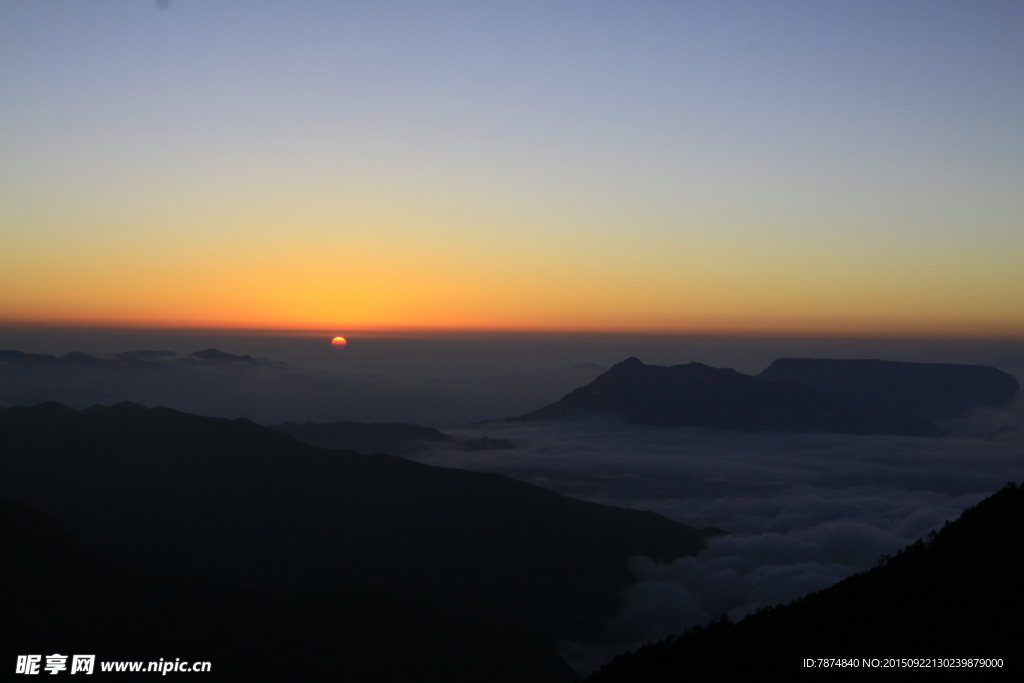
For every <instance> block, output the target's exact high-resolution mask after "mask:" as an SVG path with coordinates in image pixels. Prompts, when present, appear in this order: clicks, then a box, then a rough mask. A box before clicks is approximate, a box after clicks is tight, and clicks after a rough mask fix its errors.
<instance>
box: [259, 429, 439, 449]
mask: <svg viewBox="0 0 1024 683" xmlns="http://www.w3.org/2000/svg"><path fill="white" fill-rule="evenodd" d="M270 428H271V429H273V430H276V431H278V432H281V433H283V434H287V435H289V436H292V437H294V438H296V439H298V440H299V441H301V442H303V443H307V444H309V445H310V446H318V447H320V448H335V449H342V450H345V449H347V450H353V451H358V452H360V453H387V454H388V455H406V454H408V453H413V452H415V451H418V450H420V449H422V448H423V445H424V442H427V443H431V442H433V443H450V442H453V441H455V439H453V438H452V437H450V436H448V435H447V434H445V433H444V432H439V431H438V430H436V429H432V428H430V427H419V426H417V425H410V424H401V423H370V424H368V423H365V422H332V423H329V424H316V423H313V422H305V423H302V424H299V423H297V422H285V423H284V424H279V425H270Z"/></svg>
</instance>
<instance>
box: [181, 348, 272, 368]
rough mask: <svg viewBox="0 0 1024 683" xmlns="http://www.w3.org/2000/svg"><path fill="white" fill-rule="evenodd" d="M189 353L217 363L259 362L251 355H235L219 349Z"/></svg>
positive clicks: (194, 356)
mask: <svg viewBox="0 0 1024 683" xmlns="http://www.w3.org/2000/svg"><path fill="white" fill-rule="evenodd" d="M189 355H190V356H192V357H193V358H200V359H202V360H209V361H214V362H217V363H250V364H255V363H258V362H259V361H257V360H256V359H255V358H253V357H252V356H248V355H246V356H236V355H235V354H233V353H226V352H224V351H221V350H220V349H205V350H203V351H196V352H195V353H190V354H189Z"/></svg>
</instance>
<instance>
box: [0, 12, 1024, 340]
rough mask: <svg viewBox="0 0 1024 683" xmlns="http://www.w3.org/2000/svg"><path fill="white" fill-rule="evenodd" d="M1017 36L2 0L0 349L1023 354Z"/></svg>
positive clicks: (659, 17) (856, 16) (954, 30)
mask: <svg viewBox="0 0 1024 683" xmlns="http://www.w3.org/2000/svg"><path fill="white" fill-rule="evenodd" d="M1022 30H1024V4H1022V3H1020V2H995V1H993V2H978V3H962V2H938V1H929V2H891V1H886V2H869V1H868V2H774V3H762V2H715V3H712V2H674V1H664V0H663V1H659V2H648V1H640V2H596V1H588V2H576V1H571V0H567V1H557V2H551V1H547V2H531V1H530V0H517V1H516V2H445V1H439V2H431V3H424V2H412V1H407V2H397V1H396V2H392V1H389V0H382V1H380V2H374V3H355V2H327V1H319V0H307V1H306V2H302V3H288V2H283V1H280V2H279V1H262V2H259V1H247V2H242V1H236V0H218V1H217V2H206V1H202V0H168V1H167V2H164V3H157V2H150V1H149V0H132V1H128V0H123V1H119V0H105V1H103V2H99V1H92V0H86V1H83V2H74V3H69V2H57V1H51V0H37V1H34V2H19V1H14V0H0V324H7V325H11V324H49V325H58V324H59V325H129V326H156V327H160V326H168V327H218V328H231V327H243V328H245V327H249V328H281V329H284V328H287V329H301V328H317V329H328V328H330V329H335V330H338V331H339V332H344V331H348V330H359V329H384V328H393V329H455V330H458V329H492V330H569V331H630V332H643V331H659V332H717V333H768V334H776V333H779V334H854V335H856V334H880V335H908V334H909V335H938V336H943V335H945V336H995V337H999V336H1003V337H1005V336H1010V337H1017V338H1019V337H1024V315H1022V313H1021V312H1022V311H1024V268H1022V267H1021V264H1020V257H1021V255H1022V254H1024V123H1022V121H1024V119H1022V118H1021V115H1020V112H1021V111H1024V79H1022V78H1021V76H1020V74H1021V73H1024V41H1022V40H1020V36H1021V35H1022Z"/></svg>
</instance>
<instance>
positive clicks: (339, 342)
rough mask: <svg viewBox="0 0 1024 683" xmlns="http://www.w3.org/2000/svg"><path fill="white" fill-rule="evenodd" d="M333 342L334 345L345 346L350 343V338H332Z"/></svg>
mask: <svg viewBox="0 0 1024 683" xmlns="http://www.w3.org/2000/svg"><path fill="white" fill-rule="evenodd" d="M331 344H332V345H333V346H345V345H346V344H348V340H347V339H345V338H344V337H335V338H334V339H332V340H331Z"/></svg>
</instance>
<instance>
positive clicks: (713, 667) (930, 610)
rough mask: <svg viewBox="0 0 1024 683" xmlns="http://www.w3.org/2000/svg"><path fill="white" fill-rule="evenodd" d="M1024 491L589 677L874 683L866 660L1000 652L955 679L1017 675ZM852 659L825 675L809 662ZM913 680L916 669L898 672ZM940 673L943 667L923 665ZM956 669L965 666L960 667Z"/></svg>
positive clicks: (1009, 491)
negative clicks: (778, 602)
mask: <svg viewBox="0 0 1024 683" xmlns="http://www.w3.org/2000/svg"><path fill="white" fill-rule="evenodd" d="M1022 571H1024V488H1020V487H1018V486H1016V485H1014V484H1010V485H1008V486H1007V487H1005V488H1003V489H1002V490H1001V491H999V492H998V493H996V494H994V495H993V496H991V497H989V498H987V499H985V500H983V501H982V502H980V503H979V504H978V505H976V506H975V507H973V508H971V509H969V510H966V511H965V512H964V513H963V514H962V515H961V516H960V518H959V519H958V520H956V521H955V522H952V523H947V525H946V526H945V527H944V528H943V529H942V530H941V531H940V532H938V534H936V535H934V536H932V537H931V538H929V540H928V542H927V543H925V542H923V541H920V540H919V541H918V542H916V543H915V544H913V545H911V546H908V547H907V548H905V549H904V550H902V551H901V552H900V553H899V554H898V555H896V556H895V557H892V558H883V561H882V562H881V563H880V566H879V567H876V568H875V569H872V570H871V571H868V572H864V573H861V574H856V575H854V576H851V577H849V578H847V579H845V580H843V581H840V582H839V583H837V584H836V585H834V586H832V587H831V588H828V589H826V590H823V591H819V592H817V593H813V594H811V595H809V596H807V597H805V598H802V599H800V600H797V601H794V602H792V603H790V604H788V605H785V606H777V607H774V608H771V609H768V610H763V611H760V612H758V613H756V614H753V615H751V616H749V617H747V618H746V619H744V620H743V621H741V622H740V623H738V624H732V623H729V622H721V623H718V624H714V625H711V626H709V627H705V628H698V629H694V630H692V631H690V632H688V633H687V634H685V635H683V636H681V637H674V638H669V639H667V640H666V641H663V642H661V643H657V644H655V645H648V646H646V647H643V648H641V649H640V650H637V651H636V652H634V653H630V654H627V655H621V656H620V657H618V658H616V659H615V660H614V661H612V662H611V663H610V664H608V665H607V666H605V667H604V668H603V669H601V670H600V671H598V672H597V673H595V674H594V675H593V676H592V677H591V678H590V679H588V680H589V681H592V682H593V683H613V682H618V681H645V682H650V683H659V682H662V681H666V682H667V681H679V680H692V681H720V680H743V681H745V680H755V679H773V680H790V679H792V678H794V677H799V676H800V675H801V674H804V675H806V677H807V678H808V679H813V680H822V679H823V678H822V677H823V676H826V675H827V677H828V678H829V679H831V678H834V677H836V676H839V675H842V674H846V675H847V676H848V677H849V678H850V679H851V680H867V678H869V677H873V676H874V675H878V674H879V673H880V672H879V671H874V670H872V671H864V670H862V669H863V662H862V660H863V658H879V659H880V660H883V661H884V660H885V659H886V658H958V657H972V658H1002V659H1003V667H1002V668H999V669H988V670H986V669H981V668H977V669H975V670H974V671H972V672H970V674H971V675H969V676H968V675H960V676H958V680H971V679H978V678H982V679H986V678H988V677H989V676H988V675H993V676H997V677H1000V678H1006V677H1007V676H1008V675H1010V676H1011V678H1010V679H1011V680H1019V678H1015V677H1012V675H1011V674H1009V672H1016V674H1015V675H1016V676H1019V673H1020V670H1021V668H1022V666H1021V661H1020V658H1019V657H1018V656H1017V653H1018V652H1019V651H1020V643H1021V642H1022V639H1024V625H1022V624H1021V621H1020V614H1021V611H1022V609H1024V584H1022V583H1021V579H1020V577H1021V572H1022ZM817 657H830V658H853V659H856V660H857V662H858V664H859V665H861V666H859V667H857V668H849V669H840V668H830V670H829V671H828V672H822V671H817V670H815V669H814V668H807V669H805V668H804V667H803V660H804V659H805V658H817ZM898 673H900V674H903V675H904V676H906V675H908V674H909V673H910V672H907V671H902V670H901V671H899V672H898ZM917 673H924V674H927V675H928V678H929V680H934V679H935V677H936V676H938V675H940V672H937V671H935V670H934V664H933V668H932V669H929V670H928V671H924V672H917ZM956 673H957V674H966V673H968V672H963V671H959V672H956Z"/></svg>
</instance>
